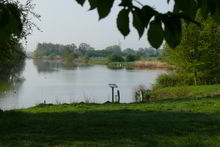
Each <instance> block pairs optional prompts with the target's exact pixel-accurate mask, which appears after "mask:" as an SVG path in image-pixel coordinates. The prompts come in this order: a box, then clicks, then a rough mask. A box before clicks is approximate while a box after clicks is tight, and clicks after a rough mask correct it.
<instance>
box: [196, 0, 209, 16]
mask: <svg viewBox="0 0 220 147" xmlns="http://www.w3.org/2000/svg"><path fill="white" fill-rule="evenodd" d="M198 5H199V7H200V8H201V14H202V17H203V18H205V19H206V18H207V17H208V13H209V9H208V3H207V1H206V0H199V1H198Z"/></svg>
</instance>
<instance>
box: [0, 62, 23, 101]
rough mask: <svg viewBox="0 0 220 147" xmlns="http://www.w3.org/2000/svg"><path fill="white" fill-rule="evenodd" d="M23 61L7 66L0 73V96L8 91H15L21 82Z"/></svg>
mask: <svg viewBox="0 0 220 147" xmlns="http://www.w3.org/2000/svg"><path fill="white" fill-rule="evenodd" d="M24 67H25V61H21V62H20V63H19V64H17V65H16V66H13V67H8V68H7V70H6V71H5V72H4V73H1V74H0V98H1V97H4V96H6V95H7V94H9V93H10V92H17V91H19V88H20V87H21V85H22V84H23V82H24V80H25V78H24V77H22V76H21V74H22V72H23V71H24Z"/></svg>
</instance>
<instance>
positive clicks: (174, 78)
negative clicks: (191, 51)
mask: <svg viewBox="0 0 220 147" xmlns="http://www.w3.org/2000/svg"><path fill="white" fill-rule="evenodd" d="M193 84H194V76H193V75H192V74H185V73H172V74H161V75H160V76H159V77H158V78H157V79H156V84H155V88H163V87H175V86H183V85H193Z"/></svg>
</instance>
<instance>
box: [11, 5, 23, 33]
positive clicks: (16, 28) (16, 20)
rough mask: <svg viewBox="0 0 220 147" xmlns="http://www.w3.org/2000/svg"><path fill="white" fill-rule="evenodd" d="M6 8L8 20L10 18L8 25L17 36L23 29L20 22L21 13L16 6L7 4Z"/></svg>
mask: <svg viewBox="0 0 220 147" xmlns="http://www.w3.org/2000/svg"><path fill="white" fill-rule="evenodd" d="M7 8H8V11H9V15H10V16H9V18H10V24H11V29H12V33H14V34H15V35H17V36H19V35H20V34H21V32H22V29H23V24H22V22H21V14H20V13H21V12H20V10H19V8H18V7H17V5H15V4H7Z"/></svg>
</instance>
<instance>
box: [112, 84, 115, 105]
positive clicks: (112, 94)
mask: <svg viewBox="0 0 220 147" xmlns="http://www.w3.org/2000/svg"><path fill="white" fill-rule="evenodd" d="M114 99H115V98H114V87H112V103H114Z"/></svg>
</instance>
